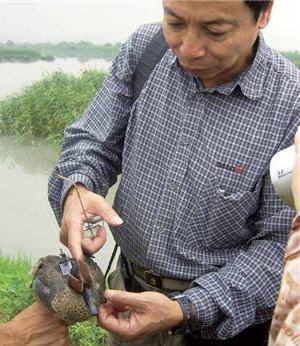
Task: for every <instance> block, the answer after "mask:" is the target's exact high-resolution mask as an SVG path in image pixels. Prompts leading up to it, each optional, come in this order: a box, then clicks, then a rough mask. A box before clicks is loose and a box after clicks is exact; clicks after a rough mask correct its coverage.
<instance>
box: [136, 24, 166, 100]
mask: <svg viewBox="0 0 300 346" xmlns="http://www.w3.org/2000/svg"><path fill="white" fill-rule="evenodd" d="M168 48H169V46H168V44H167V42H166V40H165V37H164V34H163V30H162V28H161V29H160V30H159V31H158V32H157V34H155V36H154V37H153V38H152V40H151V41H150V43H149V44H148V46H147V47H146V49H145V50H144V52H143V54H142V56H141V59H140V60H139V62H138V65H137V67H136V70H135V73H134V77H133V100H134V101H135V100H137V98H138V97H139V96H140V93H141V91H142V89H143V87H144V85H145V83H146V81H147V79H148V78H149V76H150V74H151V72H152V71H153V70H154V68H155V66H156V65H157V63H158V62H159V61H160V60H161V59H162V57H163V56H164V54H165V52H166V51H167V49H168Z"/></svg>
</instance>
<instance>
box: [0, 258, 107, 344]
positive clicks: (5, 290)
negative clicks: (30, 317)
mask: <svg viewBox="0 0 300 346" xmlns="http://www.w3.org/2000/svg"><path fill="white" fill-rule="evenodd" d="M31 271H32V262H31V260H30V258H28V257H25V256H17V257H6V256H3V255H1V254H0V273H1V276H0V323H1V322H6V321H8V320H10V319H12V318H13V317H14V316H15V315H17V314H18V313H19V312H20V311H22V310H23V309H24V308H26V307H27V306H28V305H30V304H32V303H33V301H34V296H33V292H32V289H31V288H30V284H31V280H32V275H31ZM106 336H107V333H106V331H104V330H102V329H100V328H99V327H97V326H96V320H94V319H92V320H90V321H87V322H83V323H77V324H76V325H74V326H71V327H70V337H71V342H72V345H73V346H79V345H85V346H96V345H97V346H104V345H106Z"/></svg>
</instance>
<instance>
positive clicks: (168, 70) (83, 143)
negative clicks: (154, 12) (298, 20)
mask: <svg viewBox="0 0 300 346" xmlns="http://www.w3.org/2000/svg"><path fill="white" fill-rule="evenodd" d="M163 7H164V20H163V31H164V36H165V39H166V41H167V43H168V45H169V47H170V49H168V50H167V51H166V53H165V54H164V56H163V57H162V59H161V60H160V61H159V62H158V64H157V65H156V66H155V69H154V70H153V72H152V73H151V75H150V77H149V78H148V80H147V81H146V84H145V85H144V88H143V90H142V92H141V94H140V96H139V98H138V99H137V100H136V101H135V102H133V78H134V77H133V76H134V72H135V69H136V66H137V65H138V62H139V60H140V59H141V56H142V54H143V52H144V50H145V49H146V47H147V46H148V45H149V42H150V41H151V39H152V37H153V36H154V35H155V34H156V33H157V32H158V31H159V30H160V25H159V24H157V25H156V24H155V25H145V26H143V27H142V28H140V29H139V30H137V31H136V32H135V33H134V34H133V35H132V36H131V37H130V38H129V40H128V42H127V43H125V44H124V46H123V47H122V49H121V51H120V53H119V54H118V56H117V58H116V59H115V61H114V63H113V65H112V69H111V73H110V76H109V77H108V79H107V81H106V82H105V84H104V86H103V88H102V90H101V91H100V92H99V94H98V95H97V96H96V98H95V99H94V101H93V103H92V105H91V107H90V109H89V110H88V111H87V113H86V114H85V115H84V116H83V117H82V118H81V119H80V120H79V121H78V122H76V123H75V124H73V125H72V126H71V127H69V128H68V129H67V130H66V134H65V142H64V145H63V148H62V154H61V159H60V161H59V162H58V164H57V166H56V171H58V173H59V174H61V175H63V176H65V177H68V178H69V179H70V180H71V181H73V182H77V184H78V186H79V188H80V193H81V198H82V201H83V205H84V207H85V209H86V214H87V217H91V216H93V215H98V214H99V215H101V216H102V217H103V218H104V219H105V220H106V221H107V222H108V223H109V224H110V225H111V230H112V232H113V235H114V238H115V240H116V242H117V244H118V245H119V246H120V248H121V252H122V256H121V260H120V267H119V268H118V270H117V271H116V272H115V273H113V276H112V277H111V278H110V283H111V288H113V290H109V291H107V293H106V297H107V299H108V303H107V304H106V305H104V306H102V307H101V308H100V311H99V323H100V325H101V326H102V327H103V328H105V329H107V330H109V331H110V332H112V333H111V334H110V341H109V343H110V344H115V345H121V344H122V345H126V343H122V342H121V340H120V339H123V340H127V342H128V344H136V345H138V344H139V345H160V344H161V345H168V344H170V345H176V344H179V345H184V344H186V345H192V344H193V343H194V344H197V345H200V344H201V345H242V344H243V343H244V342H247V341H248V339H249V340H251V343H252V344H253V345H263V344H264V340H265V338H266V335H267V331H268V326H269V320H270V318H271V314H272V310H273V307H274V304H275V298H276V293H277V289H278V284H279V281H280V275H281V270H282V256H283V252H284V247H285V244H286V239H287V234H288V229H289V226H290V221H291V216H292V211H291V210H290V209H288V208H286V207H284V206H283V204H282V203H281V202H280V201H279V199H278V198H277V197H276V195H275V192H274V190H273V188H272V186H271V183H270V178H269V173H268V165H269V161H270V159H271V157H272V156H273V154H274V153H275V152H276V151H278V150H280V149H281V148H284V147H286V146H288V145H290V144H291V143H292V138H293V134H294V133H295V129H296V127H297V125H298V124H299V109H300V105H299V95H300V89H299V79H300V78H299V72H298V70H297V69H296V68H295V67H294V66H293V65H292V64H291V63H290V62H288V61H287V60H285V59H284V58H282V57H281V56H280V55H278V54H277V53H274V52H273V51H272V50H271V49H270V48H268V47H267V46H266V44H265V43H264V40H263V38H262V35H261V34H260V30H261V29H263V28H264V27H265V26H266V25H267V24H268V22H269V19H270V14H271V9H272V1H242V0H239V1H210V0H196V1H183V0H176V1H171V0H164V1H163ZM120 173H122V179H121V183H120V186H119V189H118V193H117V196H116V199H115V204H114V210H113V209H112V208H111V207H110V206H109V205H108V204H107V203H106V202H105V200H104V199H103V197H102V196H105V194H106V193H107V190H108V188H109V186H111V185H112V184H113V183H114V182H115V180H116V176H117V174H120ZM49 193H50V197H49V199H50V202H51V204H52V207H53V209H54V211H55V213H56V216H57V219H58V220H59V222H61V240H62V242H63V243H65V244H66V245H67V246H68V247H69V249H70V250H71V252H72V254H73V256H75V257H77V258H78V257H80V256H82V249H83V250H84V251H85V252H88V253H94V252H95V251H97V250H98V249H99V248H101V246H102V245H103V244H104V243H105V238H106V235H105V231H104V230H101V231H100V232H99V233H98V235H97V236H96V237H95V238H94V239H93V240H90V239H82V224H83V222H84V219H85V217H84V213H83V212H82V209H81V205H80V203H79V201H78V198H77V196H76V194H75V193H74V189H73V188H72V184H71V182H70V183H68V182H66V181H63V180H60V179H58V178H57V177H56V176H55V175H53V176H52V177H51V180H50V192H49ZM120 271H121V273H122V277H123V281H121V280H120V275H119V274H120ZM123 284H125V285H126V288H127V289H129V290H131V291H133V292H135V293H132V292H120V291H119V290H116V289H122V285H123ZM142 291H147V292H142ZM172 291H179V293H173V294H170V293H171V292H172ZM172 295H173V296H174V295H175V297H173V299H171V298H170V296H172ZM120 312H125V315H124V314H120ZM126 312H127V314H126ZM128 312H130V316H128ZM168 331H169V332H171V334H172V335H171V336H169V334H170V333H168ZM174 334H179V335H180V336H175V335H174ZM224 339H226V340H225V341H221V340H224Z"/></svg>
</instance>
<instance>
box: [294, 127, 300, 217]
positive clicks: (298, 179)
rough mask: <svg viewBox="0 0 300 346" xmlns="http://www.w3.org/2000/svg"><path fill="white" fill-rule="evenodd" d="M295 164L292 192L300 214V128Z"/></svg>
mask: <svg viewBox="0 0 300 346" xmlns="http://www.w3.org/2000/svg"><path fill="white" fill-rule="evenodd" d="M294 143H295V151H296V156H295V162H294V169H293V182H292V191H293V197H294V205H295V208H296V211H297V213H299V212H300V127H299V128H298V130H297V132H296V135H295V139H294Z"/></svg>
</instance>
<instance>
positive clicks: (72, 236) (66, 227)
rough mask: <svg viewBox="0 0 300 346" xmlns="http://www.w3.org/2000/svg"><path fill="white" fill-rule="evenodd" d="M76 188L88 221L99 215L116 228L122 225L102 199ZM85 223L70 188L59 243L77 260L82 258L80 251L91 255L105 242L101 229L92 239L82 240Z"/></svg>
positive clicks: (81, 186) (73, 192) (104, 235)
mask: <svg viewBox="0 0 300 346" xmlns="http://www.w3.org/2000/svg"><path fill="white" fill-rule="evenodd" d="M77 186H78V187H77V189H78V190H79V194H80V198H81V201H82V204H83V207H84V209H85V213H86V216H87V218H88V219H89V218H91V217H93V216H96V215H99V216H101V217H102V218H103V219H104V220H105V221H106V222H107V223H108V224H111V225H114V226H118V225H121V224H122V223H123V221H122V219H121V218H120V217H119V216H118V215H117V213H116V212H115V211H114V210H113V208H112V207H111V206H110V205H109V204H108V203H107V202H106V201H105V199H104V198H103V197H101V196H99V195H97V194H95V193H93V192H91V191H89V190H87V189H86V188H85V187H84V186H83V185H79V184H78V185H77ZM86 221H87V220H86V217H85V214H84V212H83V210H82V206H81V204H80V201H79V198H78V195H77V192H76V191H75V188H71V189H70V191H69V192H68V194H67V196H66V199H65V203H64V212H63V219H62V225H61V232H60V241H61V242H62V243H63V244H64V245H66V246H67V247H68V248H69V250H70V252H71V254H72V256H73V257H74V258H76V259H77V260H78V259H81V258H82V250H84V251H85V252H86V253H87V254H89V255H92V254H94V253H95V252H97V251H98V250H99V249H100V248H101V247H102V246H103V245H104V243H105V242H106V231H105V229H104V228H103V227H102V228H100V229H99V230H98V232H97V234H96V235H95V237H94V238H83V225H84V223H85V222H86Z"/></svg>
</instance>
